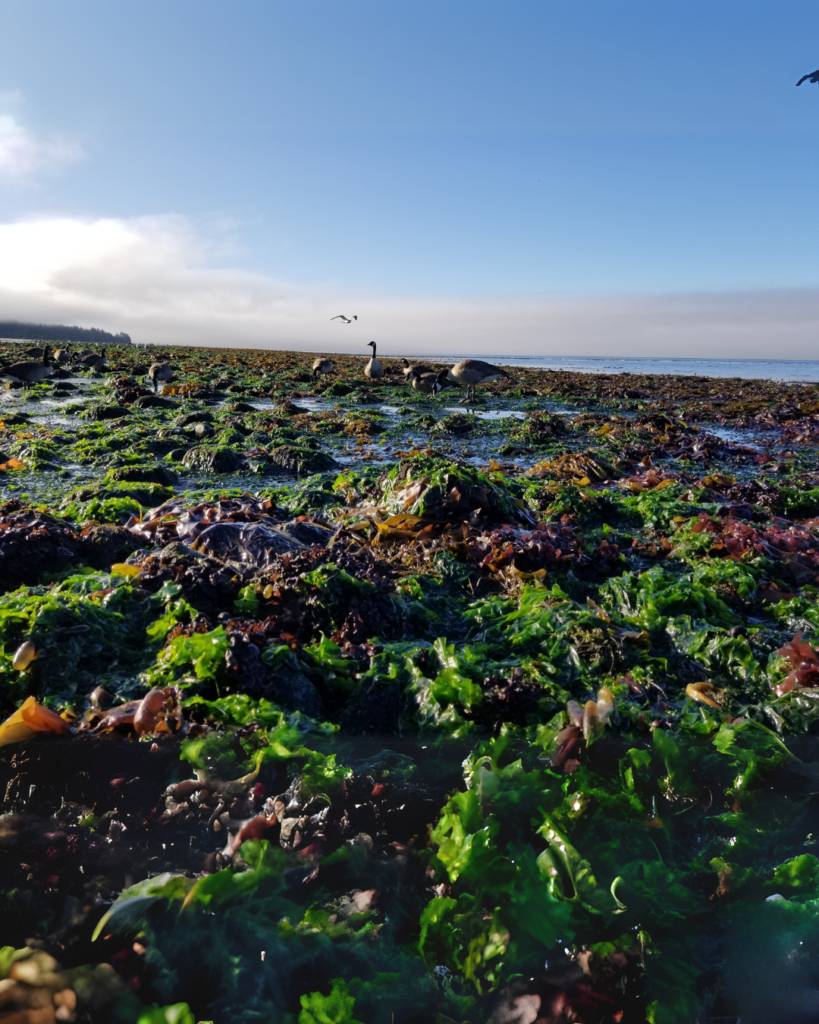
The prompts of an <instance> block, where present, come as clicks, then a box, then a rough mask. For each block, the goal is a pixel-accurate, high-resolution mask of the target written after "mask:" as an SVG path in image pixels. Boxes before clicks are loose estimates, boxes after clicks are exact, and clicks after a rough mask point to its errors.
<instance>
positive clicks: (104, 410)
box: [82, 405, 128, 420]
mask: <svg viewBox="0 0 819 1024" xmlns="http://www.w3.org/2000/svg"><path fill="white" fill-rule="evenodd" d="M127 413H128V408H127V407H126V406H124V405H92V406H91V407H90V408H88V409H86V410H85V412H84V413H83V414H82V415H83V418H84V419H88V420H116V419H119V418H120V417H121V416H125V415H127Z"/></svg>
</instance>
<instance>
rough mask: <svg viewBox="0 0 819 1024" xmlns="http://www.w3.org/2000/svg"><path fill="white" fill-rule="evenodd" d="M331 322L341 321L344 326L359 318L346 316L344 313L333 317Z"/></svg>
mask: <svg viewBox="0 0 819 1024" xmlns="http://www.w3.org/2000/svg"><path fill="white" fill-rule="evenodd" d="M330 319H331V320H340V321H341V322H342V323H343V324H351V323H352V322H353V320H358V317H357V316H352V317H350V316H345V315H344V314H343V313H339V314H338V316H331V317H330Z"/></svg>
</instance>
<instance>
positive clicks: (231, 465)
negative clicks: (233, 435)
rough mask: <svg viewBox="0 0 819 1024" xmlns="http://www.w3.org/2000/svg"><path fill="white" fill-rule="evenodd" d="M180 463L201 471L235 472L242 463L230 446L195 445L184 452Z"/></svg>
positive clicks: (239, 456)
mask: <svg viewBox="0 0 819 1024" xmlns="http://www.w3.org/2000/svg"><path fill="white" fill-rule="evenodd" d="M182 464H183V465H184V466H185V467H186V468H187V469H198V470H200V471H201V472H203V473H235V472H236V471H237V470H238V469H239V468H240V467H241V465H242V457H241V455H239V454H238V453H237V452H235V451H234V450H233V449H232V448H206V447H204V446H203V445H197V446H196V447H195V448H191V449H190V450H189V451H187V452H186V453H185V455H184V457H183V459H182Z"/></svg>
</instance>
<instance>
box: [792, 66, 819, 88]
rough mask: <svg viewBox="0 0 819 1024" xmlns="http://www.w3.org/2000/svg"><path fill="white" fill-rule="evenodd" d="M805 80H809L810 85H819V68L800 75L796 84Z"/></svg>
mask: <svg viewBox="0 0 819 1024" xmlns="http://www.w3.org/2000/svg"><path fill="white" fill-rule="evenodd" d="M807 81H810V83H811V84H812V85H819V69H817V70H816V71H811V73H810V74H809V75H802V77H801V78H800V79H799V81H798V82H797V83H796V84H797V85H801V84H802V83H803V82H807Z"/></svg>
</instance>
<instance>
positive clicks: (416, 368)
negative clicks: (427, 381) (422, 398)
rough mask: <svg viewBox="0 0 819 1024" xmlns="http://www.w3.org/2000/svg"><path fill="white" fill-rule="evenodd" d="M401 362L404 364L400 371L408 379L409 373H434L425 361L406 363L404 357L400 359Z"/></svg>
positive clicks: (408, 381)
mask: <svg viewBox="0 0 819 1024" xmlns="http://www.w3.org/2000/svg"><path fill="white" fill-rule="evenodd" d="M401 362H402V363H403V364H404V369H403V370H402V371H401V372H402V373H403V374H404V377H405V378H406V380H407V383H412V382H411V381H410V374H411V373H435V371H434V370H433V369H432V367H431V366H427V365H426V363H408V362H407V360H406V359H402V360H401Z"/></svg>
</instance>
